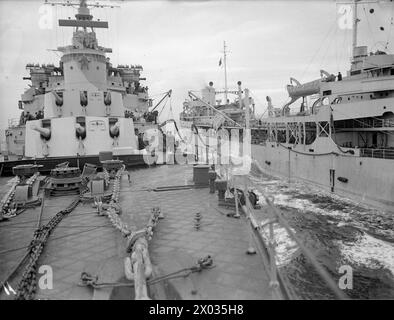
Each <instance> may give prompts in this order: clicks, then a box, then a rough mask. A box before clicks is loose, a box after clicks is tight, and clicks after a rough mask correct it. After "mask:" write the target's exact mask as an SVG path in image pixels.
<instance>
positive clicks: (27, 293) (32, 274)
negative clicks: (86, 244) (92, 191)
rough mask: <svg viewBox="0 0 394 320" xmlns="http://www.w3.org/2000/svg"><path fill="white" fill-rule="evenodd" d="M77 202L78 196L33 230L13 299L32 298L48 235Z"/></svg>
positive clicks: (35, 289) (78, 200)
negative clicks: (24, 264)
mask: <svg viewBox="0 0 394 320" xmlns="http://www.w3.org/2000/svg"><path fill="white" fill-rule="evenodd" d="M79 202H80V198H79V197H78V198H77V199H75V200H74V201H73V202H72V203H71V204H70V205H69V206H68V207H67V208H66V209H64V210H61V211H59V212H58V213H57V214H56V215H55V216H54V217H53V218H52V219H51V220H50V221H49V222H48V223H47V224H45V225H43V226H41V227H40V228H39V229H37V230H36V231H35V232H34V236H33V240H32V241H31V242H30V246H29V255H28V263H27V265H26V267H25V269H24V271H23V274H22V279H21V280H20V282H19V284H18V288H17V293H16V297H15V300H31V299H34V297H35V294H36V291H37V267H38V265H37V263H38V260H39V258H40V256H41V253H42V251H43V249H44V247H45V244H46V242H47V241H48V238H49V235H50V234H51V232H52V231H53V229H54V228H55V227H56V226H57V225H58V224H59V223H60V221H61V220H62V219H63V218H64V217H65V216H66V215H68V214H69V213H70V212H72V211H73V210H74V209H75V208H76V207H77V205H78V204H79Z"/></svg>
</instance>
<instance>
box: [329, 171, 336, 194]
mask: <svg viewBox="0 0 394 320" xmlns="http://www.w3.org/2000/svg"><path fill="white" fill-rule="evenodd" d="M334 186H335V170H334V169H330V187H331V192H334Z"/></svg>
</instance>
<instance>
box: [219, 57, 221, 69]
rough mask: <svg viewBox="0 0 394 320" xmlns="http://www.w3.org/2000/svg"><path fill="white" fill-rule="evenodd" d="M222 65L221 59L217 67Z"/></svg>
mask: <svg viewBox="0 0 394 320" xmlns="http://www.w3.org/2000/svg"><path fill="white" fill-rule="evenodd" d="M221 65H222V58H220V60H219V67H220V66H221Z"/></svg>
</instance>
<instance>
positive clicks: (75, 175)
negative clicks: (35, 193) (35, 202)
mask: <svg viewBox="0 0 394 320" xmlns="http://www.w3.org/2000/svg"><path fill="white" fill-rule="evenodd" d="M81 185H82V175H81V169H79V168H78V167H68V166H64V167H57V168H55V169H52V170H51V178H50V187H49V188H48V190H49V191H50V194H51V195H59V194H70V193H79V191H80V187H81Z"/></svg>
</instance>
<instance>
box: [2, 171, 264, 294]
mask: <svg viewBox="0 0 394 320" xmlns="http://www.w3.org/2000/svg"><path fill="white" fill-rule="evenodd" d="M2 179H4V180H3V181H4V182H5V181H6V180H5V178H2ZM191 179H192V166H180V165H173V166H158V167H153V168H149V169H139V170H133V171H132V172H131V180H132V181H131V184H129V182H128V180H127V179H126V177H123V178H122V180H121V193H120V205H121V207H122V214H121V218H122V220H123V221H124V222H126V223H127V224H128V225H129V226H130V227H131V226H134V227H135V228H136V229H140V228H142V227H144V226H145V225H146V223H147V221H148V219H149V216H150V214H151V209H152V208H153V207H159V208H160V210H161V212H162V213H163V214H164V219H162V220H160V221H159V223H158V225H157V227H156V229H155V233H154V235H153V239H152V240H151V241H150V243H149V251H150V256H151V259H152V263H153V264H154V273H155V274H156V275H166V274H169V273H171V272H174V271H177V270H180V269H182V268H186V267H191V266H193V265H194V264H195V263H196V261H197V260H198V259H200V258H203V257H205V256H206V255H211V256H212V257H213V262H214V265H215V267H214V268H212V269H205V270H202V271H201V272H198V273H193V274H192V275H190V276H189V277H186V278H178V279H173V280H169V281H168V282H165V284H166V285H162V286H160V285H159V286H157V285H154V287H153V286H152V287H151V288H149V289H150V290H149V291H150V296H151V297H152V298H154V299H164V298H165V299H271V290H270V288H269V281H270V280H269V273H268V272H267V271H266V270H265V269H264V264H263V260H262V259H263V257H262V256H261V255H260V254H259V251H258V253H257V254H256V255H247V254H246V250H247V248H248V246H249V241H250V230H251V229H250V227H249V226H248V224H247V223H246V221H245V219H235V218H230V217H227V216H226V213H227V212H226V209H224V208H223V207H218V200H217V195H216V194H210V193H209V190H208V188H202V189H187V190H174V191H162V192H155V191H153V188H156V187H158V186H169V185H183V184H190V183H191ZM4 182H3V183H2V184H1V186H0V187H1V189H0V192H1V193H5V192H6V190H7V185H6V183H4ZM73 199H74V198H73V196H63V197H51V198H46V199H45V205H44V209H43V217H42V218H43V223H45V221H48V220H49V218H51V217H52V216H54V215H55V214H56V213H57V212H58V211H60V210H62V209H63V208H64V207H66V206H67V205H68V204H69V203H71V202H72V201H73ZM39 212H40V208H39V207H36V208H34V209H28V210H26V211H25V212H24V213H22V214H20V215H18V216H16V217H14V218H12V219H10V220H9V221H6V222H2V223H0V229H1V232H0V257H1V261H2V263H1V264H0V280H2V281H3V280H4V278H5V277H6V276H7V274H8V273H9V272H10V270H11V269H12V268H13V267H14V266H15V265H16V264H17V263H18V261H19V260H20V258H21V257H22V256H23V255H24V254H25V252H26V246H28V244H29V241H30V239H31V237H32V233H33V231H34V229H35V226H36V223H37V216H38V214H39ZM197 212H200V213H201V215H202V219H201V228H200V229H199V230H198V231H197V230H196V229H195V228H194V217H195V214H196V213H197ZM125 256H126V251H125V240H124V239H123V238H122V236H121V234H120V233H119V232H118V231H117V230H115V229H114V228H113V226H112V225H111V224H110V222H109V220H108V219H107V218H106V217H104V216H99V215H97V212H95V209H94V208H92V204H91V203H80V204H79V205H78V206H77V208H76V209H75V210H74V211H72V212H71V213H70V214H69V215H68V216H66V217H65V218H64V219H63V220H62V221H61V222H60V223H59V225H58V226H57V227H56V228H55V230H54V231H53V232H52V234H51V235H50V237H49V240H48V243H47V245H46V247H45V249H44V251H43V253H42V256H41V257H40V260H39V265H49V266H51V267H52V270H53V289H46V290H41V289H39V291H38V294H37V295H36V298H40V299H133V295H134V289H133V288H131V287H118V288H115V289H112V288H105V289H104V288H102V289H94V290H93V289H90V288H87V287H81V286H78V282H79V280H80V275H81V272H83V271H85V272H88V273H90V274H93V275H98V276H99V280H98V281H99V282H124V281H126V280H125V277H124V267H123V266H124V258H125ZM19 276H20V274H17V275H16V276H15V277H14V279H13V280H12V281H10V285H11V286H12V288H14V289H16V287H17V280H18V278H19ZM0 298H1V299H11V298H12V295H11V296H6V295H5V293H4V291H3V292H2V293H1V296H0Z"/></svg>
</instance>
